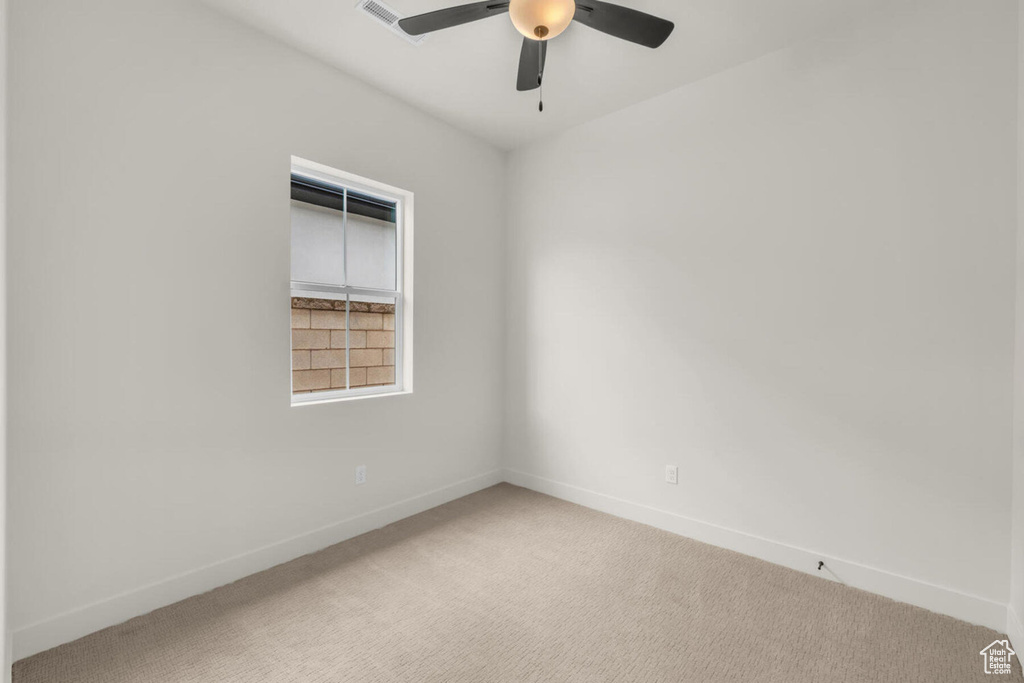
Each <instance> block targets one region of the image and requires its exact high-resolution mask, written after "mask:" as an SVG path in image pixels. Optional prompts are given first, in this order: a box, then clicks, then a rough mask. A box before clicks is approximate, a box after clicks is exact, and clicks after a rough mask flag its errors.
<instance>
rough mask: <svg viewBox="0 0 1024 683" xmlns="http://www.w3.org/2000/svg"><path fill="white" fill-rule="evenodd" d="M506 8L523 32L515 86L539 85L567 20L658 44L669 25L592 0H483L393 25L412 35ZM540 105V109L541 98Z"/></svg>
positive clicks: (479, 17)
mask: <svg viewBox="0 0 1024 683" xmlns="http://www.w3.org/2000/svg"><path fill="white" fill-rule="evenodd" d="M506 12H508V13H509V15H510V16H511V18H512V24H513V25H514V26H515V27H516V29H517V30H518V31H519V32H520V33H522V34H523V48H522V50H521V51H520V53H519V78H518V79H517V81H516V89H517V90H520V91H523V90H533V89H534V88H540V87H541V85H542V84H543V80H544V63H545V61H546V60H547V52H548V50H547V48H548V44H547V41H549V40H551V39H552V38H554V37H555V36H557V35H559V34H560V33H562V31H564V30H565V29H566V28H567V27H568V26H569V24H570V23H571V22H572V21H578V22H579V23H581V24H583V25H585V26H589V27H590V28H592V29H596V30H598V31H601V32H603V33H607V34H608V35H611V36H615V37H616V38H621V39H623V40H628V41H630V42H631V43H637V44H639V45H644V46H646V47H650V48H655V47H659V46H660V45H661V44H662V43H664V42H665V40H666V39H668V37H669V35H670V34H671V33H672V29H673V28H675V24H673V23H672V22H671V21H667V20H665V19H661V18H659V17H655V16H652V15H650V14H645V13H644V12H639V11H637V10H635V9H629V8H628V7H621V6H619V5H613V4H611V3H609V2H599V1H598V0H578V1H574V0H509V2H495V1H494V0H484V2H473V3H470V4H468V5H459V6H458V7H449V8H447V9H439V10H437V11H435V12H427V13H426V14H418V15H416V16H414V17H407V18H405V19H402V20H401V21H399V22H398V25H399V26H401V27H402V30H403V31H405V32H406V33H408V34H410V35H414V36H418V35H422V34H424V33H431V32H432V31H440V30H441V29H444V28H451V27H452V26H459V25H461V24H468V23H469V22H471V21H479V20H480V19H486V18H488V17H493V16H497V15H499V14H505V13H506ZM540 110H541V111H544V102H543V100H542V101H541V104H540Z"/></svg>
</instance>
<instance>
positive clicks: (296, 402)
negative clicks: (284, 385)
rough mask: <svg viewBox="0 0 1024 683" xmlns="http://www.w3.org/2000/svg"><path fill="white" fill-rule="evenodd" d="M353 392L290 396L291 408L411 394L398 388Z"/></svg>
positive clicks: (325, 392) (410, 391)
mask: <svg viewBox="0 0 1024 683" xmlns="http://www.w3.org/2000/svg"><path fill="white" fill-rule="evenodd" d="M355 391H357V392H359V393H352V390H348V391H344V392H327V391H324V392H320V393H317V394H299V395H298V396H292V408H298V407H300V406H317V405H321V404H324V403H339V402H341V401H361V400H363V399H367V398H382V397H385V396H405V395H408V394H411V393H412V389H401V388H399V387H395V388H394V389H393V390H384V391H366V392H362V391H360V390H359V389H356V390H355Z"/></svg>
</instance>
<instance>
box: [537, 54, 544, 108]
mask: <svg viewBox="0 0 1024 683" xmlns="http://www.w3.org/2000/svg"><path fill="white" fill-rule="evenodd" d="M537 52H538V53H539V55H538V59H537V65H538V66H539V67H540V69H539V70H538V71H537V86H538V87H539V88H540V104H539V105H537V110H538V111H540V112H543V111H544V43H542V42H540V41H538V42H537Z"/></svg>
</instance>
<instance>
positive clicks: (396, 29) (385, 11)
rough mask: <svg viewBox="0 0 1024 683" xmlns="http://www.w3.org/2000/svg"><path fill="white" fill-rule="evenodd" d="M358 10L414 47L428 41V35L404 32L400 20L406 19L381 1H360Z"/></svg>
mask: <svg viewBox="0 0 1024 683" xmlns="http://www.w3.org/2000/svg"><path fill="white" fill-rule="evenodd" d="M356 9H357V10H359V11H360V12H362V13H363V14H366V15H367V16H369V17H370V18H372V19H373V20H374V21H376V22H378V23H380V24H383V25H384V26H387V27H388V28H389V29H391V32H392V33H394V34H396V35H399V36H401V37H402V38H405V39H406V40H407V41H409V42H410V43H412V44H413V45H419V44H420V43H422V42H423V41H424V40H426V39H427V34H426V33H424V34H423V35H421V36H411V35H409V34H408V33H406V32H405V31H403V30H402V27H401V26H399V25H398V20H399V19H403V18H404V17H403V16H402V15H401V14H399V13H398V12H396V11H395V10H393V9H391V8H390V7H388V6H387V5H385V4H384V3H383V2H380V0H359V4H358V5H356Z"/></svg>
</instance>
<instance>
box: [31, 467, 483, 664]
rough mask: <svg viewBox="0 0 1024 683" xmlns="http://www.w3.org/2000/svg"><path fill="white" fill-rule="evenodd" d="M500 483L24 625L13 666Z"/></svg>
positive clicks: (389, 509)
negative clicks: (52, 649) (94, 633)
mask: <svg viewBox="0 0 1024 683" xmlns="http://www.w3.org/2000/svg"><path fill="white" fill-rule="evenodd" d="M501 481H502V473H501V471H500V470H494V471H492V472H487V473H485V474H481V475H478V476H475V477H471V478H469V479H464V480H462V481H459V482H456V483H454V484H451V485H449V486H445V487H443V488H440V489H436V490H434V491H429V492H427V493H423V494H421V495H418V496H414V497H412V498H407V499H406V500H402V501H399V502H397V503H393V504H391V505H386V506H384V507H381V508H377V509H375V510H371V511H369V512H366V513H363V514H361V515H356V516H355V517H350V518H348V519H344V520H341V521H339V522H335V523H334V524H329V525H327V526H325V527H321V528H319V529H315V530H313V531H310V532H307V533H304V534H301V535H299V536H295V537H293V538H289V539H286V540H283V541H279V542H277V543H273V544H271V545H268V546H264V547H262V548H258V549H256V550H253V551H251V552H248V553H244V554H242V555H236V556H235V557H232V558H229V559H226V560H222V561H220V562H216V563H214V564H211V565H207V566H205V567H201V568H199V569H194V570H192V571H188V572H185V573H183V574H178V575H177V576H172V577H169V578H167V579H163V580H161V581H158V582H156V583H151V584H149V585H146V586H142V587H140V588H136V589H134V590H130V591H127V592H125V593H121V594H119V595H114V596H112V597H110V598H107V599H105V600H100V601H98V602H94V603H92V604H89V605H85V606H83V607H79V608H77V609H74V610H70V611H68V612H64V613H63V614H58V615H57V616H54V617H51V618H49V619H45V620H43V621H38V622H36V623H34V624H30V625H28V626H23V627H22V628H19V629H17V630H16V631H14V633H13V658H14V661H17V660H19V659H23V658H25V657H30V656H32V655H34V654H36V653H38V652H42V651H43V650H48V649H50V648H51V647H56V646H57V645H61V644H63V643H68V642H71V641H72V640H75V639H77V638H81V637H82V636H85V635H88V634H90V633H93V632H95V631H98V630H100V629H103V628H106V627H108V626H113V625H115V624H120V623H121V622H124V621H127V620H128V619H131V618H132V617H137V616H139V615H142V614H146V613H147V612H151V611H153V610H155V609H157V608H160V607H164V606H166V605H170V604H173V603H175V602H178V601H179V600H184V599H185V598H188V597H191V596H193V595H198V594H200V593H205V592H206V591H209V590H213V589H214V588H217V587H218V586H223V585H225V584H228V583H231V582H232V581H237V580H238V579H241V578H244V577H246V576H249V575H250V574H255V573H256V572H260V571H263V570H264V569H269V568H270V567H273V566H275V565H278V564H281V563H283V562H287V561H289V560H293V559H295V558H296V557H301V556H302V555H306V554H308V553H312V552H316V551H317V550H321V549H323V548H326V547H328V546H330V545H334V544H335V543H340V542H341V541H344V540H347V539H349V538H353V537H355V536H358V535H360V534H364V533H366V532H368V531H373V530H374V529H379V528H380V527H382V526H386V525H388V524H391V523H393V522H397V521H399V520H401V519H405V518H406V517H410V516H412V515H415V514H418V513H420V512H424V511H425V510H429V509H430V508H434V507H437V506H438V505H443V504H444V503H447V502H450V501H453V500H455V499H457V498H462V497H463V496H468V495H469V494H471V493H475V492H476V491H480V490H482V489H485V488H487V487H489V486H493V485H495V484H498V483H500V482H501Z"/></svg>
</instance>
